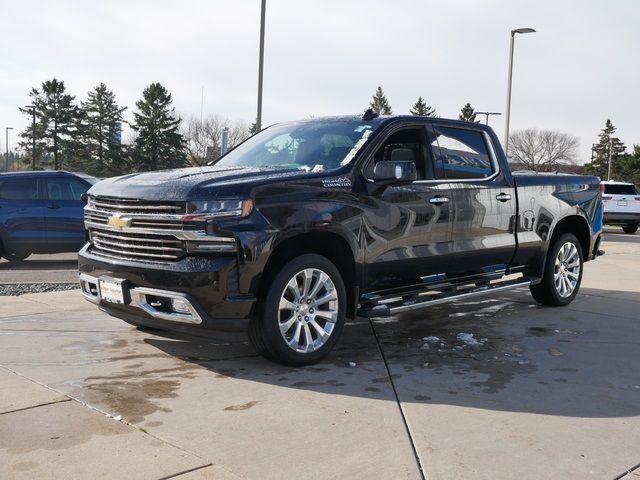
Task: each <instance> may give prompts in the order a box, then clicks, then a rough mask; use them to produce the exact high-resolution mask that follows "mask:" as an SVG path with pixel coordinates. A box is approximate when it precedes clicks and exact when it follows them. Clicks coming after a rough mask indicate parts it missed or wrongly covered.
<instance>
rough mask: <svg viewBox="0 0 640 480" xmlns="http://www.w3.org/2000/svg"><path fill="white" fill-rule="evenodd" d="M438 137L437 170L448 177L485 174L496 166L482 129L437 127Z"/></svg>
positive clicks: (435, 143) (434, 142) (477, 176)
mask: <svg viewBox="0 0 640 480" xmlns="http://www.w3.org/2000/svg"><path fill="white" fill-rule="evenodd" d="M434 130H435V132H436V138H435V140H434V141H433V142H432V143H431V145H432V147H433V151H434V155H435V157H436V170H438V171H439V170H443V171H444V174H445V175H446V177H447V178H451V179H460V178H485V177H489V176H491V174H492V173H493V167H492V165H491V158H490V157H489V152H488V151H487V145H486V144H485V141H484V135H483V134H482V132H479V131H476V130H466V129H461V128H450V127H434Z"/></svg>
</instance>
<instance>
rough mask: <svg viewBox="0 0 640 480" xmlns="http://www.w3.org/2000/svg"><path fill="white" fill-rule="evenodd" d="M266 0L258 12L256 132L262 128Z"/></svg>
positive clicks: (263, 0)
mask: <svg viewBox="0 0 640 480" xmlns="http://www.w3.org/2000/svg"><path fill="white" fill-rule="evenodd" d="M266 10H267V0H262V9H261V12H260V60H259V63H258V114H257V115H256V133H258V132H259V131H260V130H262V77H263V73H264V17H265V12H266Z"/></svg>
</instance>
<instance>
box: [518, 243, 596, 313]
mask: <svg viewBox="0 0 640 480" xmlns="http://www.w3.org/2000/svg"><path fill="white" fill-rule="evenodd" d="M567 243H571V244H573V246H574V247H575V248H576V250H577V257H578V261H579V267H580V271H579V273H578V274H577V276H578V278H577V281H576V284H575V287H574V288H573V290H572V293H571V294H570V295H566V296H563V295H561V293H560V292H559V291H558V288H557V287H556V281H555V275H556V259H557V258H558V254H559V252H560V249H561V248H562V247H563V246H564V245H565V244H567ZM583 272H584V260H583V258H582V247H581V246H580V242H579V241H578V239H577V238H576V236H575V235H573V234H572V233H565V234H563V235H561V236H560V237H559V238H558V239H557V240H556V241H555V243H554V244H553V245H552V246H551V248H550V249H549V251H548V253H547V259H546V261H545V268H544V275H543V277H542V282H540V283H538V284H537V285H531V286H530V287H529V290H530V291H531V295H532V296H533V298H534V299H535V300H536V301H537V302H539V303H542V304H543V305H551V306H556V307H559V306H563V305H568V304H570V303H571V302H572V301H573V299H574V298H576V295H577V294H578V291H579V290H580V283H582V273H583Z"/></svg>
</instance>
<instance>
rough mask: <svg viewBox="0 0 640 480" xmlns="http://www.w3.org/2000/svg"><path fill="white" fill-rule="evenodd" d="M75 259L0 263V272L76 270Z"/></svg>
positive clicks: (76, 261) (76, 263)
mask: <svg viewBox="0 0 640 480" xmlns="http://www.w3.org/2000/svg"><path fill="white" fill-rule="evenodd" d="M77 269H78V260H77V259H64V260H59V259H53V260H40V259H37V260H36V259H34V260H32V259H29V258H27V259H26V260H23V261H21V262H6V261H2V262H0V270H21V271H24V270H77Z"/></svg>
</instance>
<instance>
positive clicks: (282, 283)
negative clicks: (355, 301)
mask: <svg viewBox="0 0 640 480" xmlns="http://www.w3.org/2000/svg"><path fill="white" fill-rule="evenodd" d="M307 269H314V270H317V271H320V272H321V273H324V274H326V275H327V276H328V278H329V279H330V282H331V283H332V284H333V287H334V288H333V289H332V290H331V292H333V293H335V294H336V298H337V299H336V300H334V301H337V308H335V310H336V312H337V315H336V318H335V322H327V321H326V320H325V317H323V316H320V315H318V316H317V318H318V321H317V322H316V324H317V325H320V326H322V322H325V323H324V325H325V328H328V327H326V326H328V325H329V323H331V324H332V327H330V328H332V330H331V331H330V333H329V334H328V338H327V339H326V340H322V339H321V337H320V336H319V335H318V332H317V331H316V330H314V329H313V327H312V326H309V324H306V322H302V321H301V320H298V321H296V320H294V319H293V317H295V316H296V315H297V313H296V312H295V311H293V310H291V315H292V316H291V317H289V318H290V319H292V320H293V324H292V326H291V327H290V328H292V329H294V330H295V328H296V326H297V323H300V324H301V328H300V329H299V330H298V331H299V333H298V336H299V338H300V340H304V342H301V344H302V343H304V344H305V346H307V345H308V344H307V342H306V339H305V338H303V336H304V331H305V330H304V329H305V328H307V329H308V331H309V332H310V335H311V338H312V340H313V342H312V343H311V345H314V344H315V343H316V342H320V341H324V343H323V344H321V345H319V346H318V347H316V348H315V349H314V350H312V351H309V352H300V351H297V350H294V348H293V347H291V346H290V345H289V344H288V343H287V340H286V339H285V336H286V335H287V333H281V331H280V322H281V312H282V311H281V310H280V303H281V299H282V298H284V295H286V292H287V291H288V290H286V288H287V284H288V283H289V282H290V281H294V280H296V279H297V278H298V275H299V274H300V273H301V272H302V271H303V270H307ZM314 280H315V282H318V283H320V279H319V277H313V278H312V280H311V282H313V281H314ZM268 281H269V282H270V284H269V287H268V289H267V290H266V292H265V294H264V295H263V296H262V297H261V298H260V299H259V308H257V309H256V312H255V314H254V315H253V316H252V318H251V322H250V324H249V340H250V342H251V344H252V345H253V347H254V348H255V349H256V351H257V352H258V353H259V354H260V355H262V356H263V357H265V358H267V359H269V360H273V361H275V362H278V363H284V364H286V365H292V366H302V365H311V364H314V363H317V362H319V361H320V360H321V359H322V358H324V357H325V356H326V355H327V354H328V353H329V352H330V351H331V350H332V349H333V347H334V346H335V344H336V342H337V341H338V338H339V337H340V333H341V332H342V328H343V326H344V319H345V314H346V311H347V294H346V290H345V286H344V281H343V280H342V276H341V275H340V272H339V271H338V269H337V268H336V266H335V265H334V264H333V263H331V261H329V260H328V259H327V258H325V257H323V256H320V255H315V254H305V255H300V256H299V257H296V258H294V259H293V260H291V261H289V262H288V263H286V264H285V265H283V266H282V268H281V269H280V270H279V271H278V272H277V273H276V275H275V276H274V277H273V278H272V279H270V280H268ZM310 285H311V287H310V290H313V288H312V287H313V286H314V285H316V284H315V283H311V284H310ZM319 292H327V293H329V290H327V289H325V287H322V288H321V289H320V290H319ZM319 292H318V294H317V295H320V293H319ZM298 293H300V292H298ZM316 298H317V296H316ZM303 299H304V296H303ZM294 303H295V301H294ZM304 303H305V302H302V307H298V308H305V309H309V306H308V305H305V304H304ZM312 305H313V304H312ZM324 305H328V303H327V304H324V303H323V304H319V305H317V310H318V311H320V307H322V306H324ZM305 311H306V310H305ZM300 313H302V312H300ZM308 313H309V315H310V317H311V318H316V317H315V316H314V315H313V313H314V311H313V308H311V309H309V311H308ZM315 313H316V314H318V312H315ZM302 315H304V313H302ZM297 318H298V319H301V316H298V317H297ZM306 318H309V317H305V319H306ZM305 324H306V325H307V326H306V327H305ZM287 332H288V331H287ZM314 336H315V338H313V337H314ZM314 347H315V345H314ZM300 348H302V345H300Z"/></svg>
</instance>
